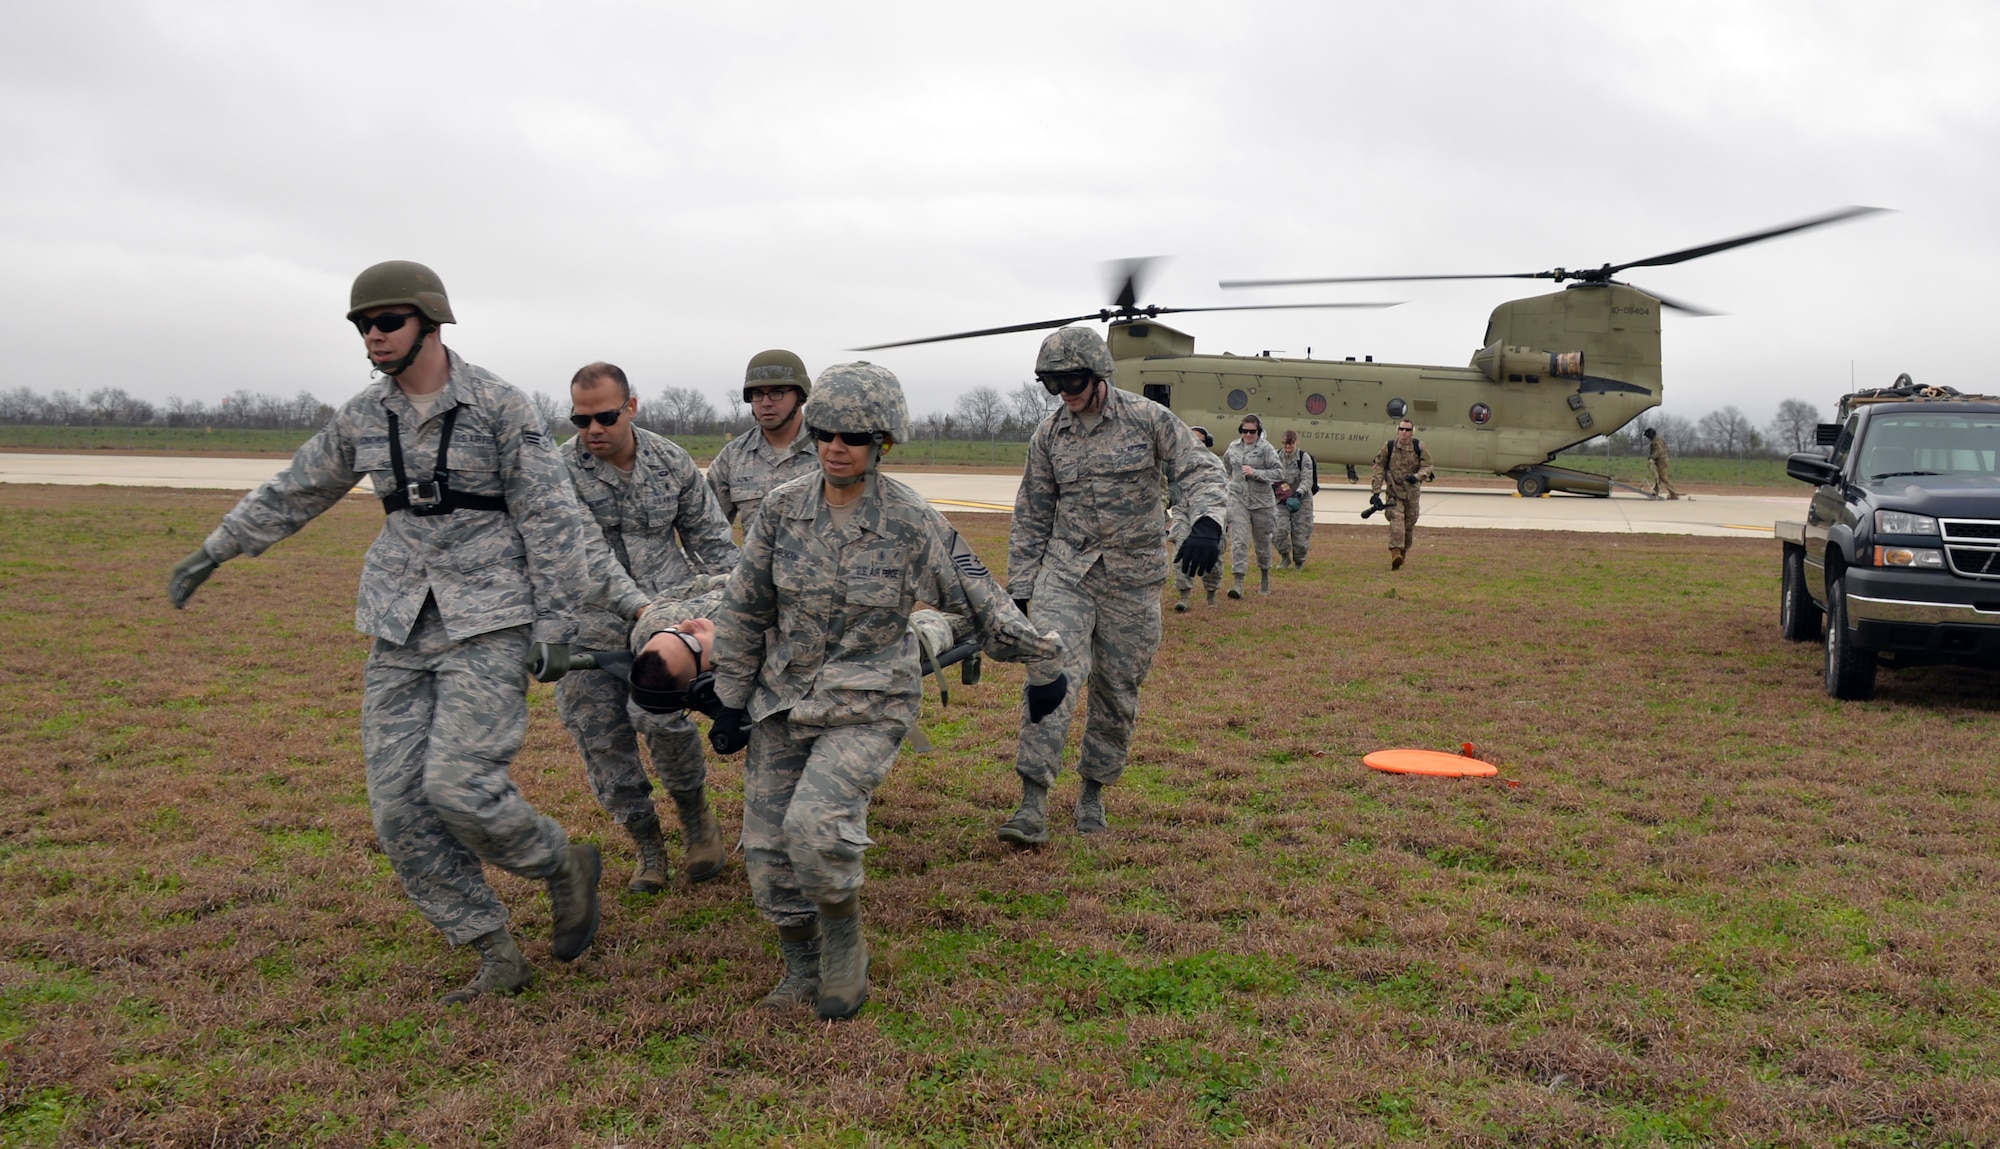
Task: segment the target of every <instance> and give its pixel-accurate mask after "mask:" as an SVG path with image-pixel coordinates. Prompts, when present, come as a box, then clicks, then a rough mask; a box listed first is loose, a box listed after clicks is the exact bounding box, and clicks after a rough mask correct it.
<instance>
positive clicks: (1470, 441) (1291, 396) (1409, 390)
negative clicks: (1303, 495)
mask: <svg viewBox="0 0 2000 1149" xmlns="http://www.w3.org/2000/svg"><path fill="white" fill-rule="evenodd" d="M1659 308H1660V305H1659V301H1658V300H1656V299H1654V298H1653V297H1652V296H1649V295H1646V294H1645V293H1644V292H1641V291H1638V290H1636V289H1633V288H1630V287H1626V286H1624V285H1621V284H1609V285H1597V284H1591V285H1584V286H1579V287H1576V288H1569V289H1566V290H1563V291H1557V292H1553V293H1551V294H1548V295H1541V296H1534V297H1531V298H1528V299H1518V300H1513V301H1511V302H1509V303H1504V304H1501V305H1500V306H1499V307H1498V308H1496V309H1494V312H1493V317H1492V320H1491V321H1490V322H1489V323H1488V325H1487V330H1486V345H1485V346H1484V347H1483V348H1482V349H1481V350H1480V351H1478V352H1477V353H1475V354H1474V356H1473V361H1472V364H1471V365H1470V366H1466V367H1433V366H1424V365H1419V364H1406V363H1375V362H1368V361H1363V362H1356V361H1354V360H1352V359H1342V360H1329V359H1281V358H1272V357H1266V356H1239V355H1229V354H1223V355H1196V354H1195V353H1194V339H1193V337H1191V336H1189V335H1187V334H1186V333H1184V332H1181V331H1178V330H1175V329H1174V328H1171V327H1168V326H1166V325H1165V324H1162V323H1160V322H1159V321H1157V320H1154V319H1133V320H1125V321H1120V322H1117V323H1114V324H1112V326H1111V329H1110V331H1109V333H1108V336H1107V342H1108V343H1109V345H1110V349H1111V354H1112V358H1113V359H1114V360H1115V361H1116V363H1117V368H1118V370H1117V378H1116V382H1117V384H1118V386H1120V387H1123V388H1125V389H1126V390H1128V391H1133V392H1137V393H1139V394H1142V395H1145V396H1147V397H1148V398H1151V399H1154V400H1155V401H1157V402H1160V403H1162V404H1164V405H1165V406H1167V407H1169V408H1171V409H1172V410H1173V411H1174V412H1175V413H1176V414H1178V415H1179V416H1180V417H1181V418H1182V420H1183V421H1185V422H1187V423H1189V424H1190V425H1199V426H1206V427H1207V428H1208V429H1209V430H1210V432H1211V433H1213V434H1214V435H1215V438H1216V440H1217V443H1218V445H1222V444H1225V443H1226V442H1227V441H1228V440H1229V439H1231V438H1234V436H1235V430H1236V420H1238V419H1240V418H1241V417H1242V416H1243V415H1245V414H1250V413H1255V414H1257V415H1258V416H1259V417H1260V418H1262V420H1263V422H1264V426H1265V432H1266V435H1267V436H1268V437H1269V438H1270V439H1271V440H1272V441H1273V442H1275V441H1276V440H1277V438H1278V436H1279V435H1280V434H1281V433H1282V432H1284V431H1286V430H1293V431H1297V432H1298V433H1299V441H1300V444H1301V445H1302V446H1303V447H1304V448H1305V449H1306V450H1307V451H1309V452H1311V453H1312V455H1313V457H1314V458H1315V459H1317V460H1318V461H1319V462H1321V463H1331V464H1335V465H1339V464H1352V465H1366V464H1369V463H1372V462H1373V460H1374V458H1375V454H1376V452H1377V451H1378V450H1380V449H1381V446H1382V444H1383V443H1385V442H1387V441H1388V440H1389V439H1390V438H1391V437H1392V436H1393V434H1394V428H1395V425H1396V423H1397V422H1398V421H1399V420H1400V419H1403V418H1408V419H1410V420H1411V421H1412V422H1414V423H1415V424H1416V427H1417V435H1418V437H1419V438H1420V439H1422V440H1423V443H1424V446H1425V447H1426V448H1427V449H1428V450H1429V451H1430V455H1431V459H1432V462H1433V464H1434V465H1436V466H1439V467H1445V468H1450V469H1454V470H1465V471H1486V472H1490V473H1493V474H1500V475H1514V476H1519V475H1521V474H1524V473H1526V472H1527V470H1528V469H1529V468H1532V467H1535V466H1536V465H1538V464H1543V463H1546V462H1548V461H1549V460H1551V459H1553V458H1554V457H1555V455H1556V453H1557V452H1558V451H1561V450H1562V449H1564V448H1566V447H1570V446H1574V445H1575V444H1577V443H1581V442H1583V441H1584V440H1587V439H1590V438H1592V437H1594V436H1598V435H1608V434H1610V433H1612V432H1613V431H1616V430H1618V429H1619V428H1620V427H1623V426H1624V425H1625V424H1626V423H1629V422H1631V421H1632V419H1634V418H1636V417H1637V416H1638V415H1639V414H1641V413H1642V412H1644V411H1645V410H1647V409H1648V408H1651V407H1657V406H1659V404H1660V392H1661V384H1660V357H1659V330H1660V328H1659V314H1660V312H1659Z"/></svg>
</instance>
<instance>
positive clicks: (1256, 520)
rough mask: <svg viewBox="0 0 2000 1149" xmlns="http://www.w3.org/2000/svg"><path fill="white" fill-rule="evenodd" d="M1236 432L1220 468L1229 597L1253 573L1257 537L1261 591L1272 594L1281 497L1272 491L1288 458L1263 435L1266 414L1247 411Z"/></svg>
mask: <svg viewBox="0 0 2000 1149" xmlns="http://www.w3.org/2000/svg"><path fill="white" fill-rule="evenodd" d="M1236 434H1237V439H1236V441H1235V442H1234V443H1231V444H1229V450H1227V451H1225V452H1223V455H1222V469H1223V471H1224V472H1226V473H1227V474H1228V476H1229V566H1230V574H1231V575H1232V576H1234V579H1235V581H1234V582H1232V583H1231V584H1230V587H1229V597H1230V598H1242V597H1243V576H1244V575H1246V574H1248V573H1249V562H1250V544H1251V542H1252V541H1253V540H1254V541H1255V543H1256V545H1257V573H1258V575H1259V576H1261V577H1260V581H1259V582H1258V584H1257V593H1258V594H1270V593H1271V532H1272V531H1273V530H1275V529H1276V527H1277V500H1276V499H1275V498H1274V497H1273V496H1272V494H1271V492H1272V489H1273V487H1274V486H1275V484H1276V483H1277V482H1278V480H1280V479H1282V478H1283V477H1284V474H1285V461H1284V460H1283V459H1282V458H1280V457H1279V455H1278V449H1277V448H1276V447H1273V446H1272V445H1271V443H1270V441H1269V440H1267V439H1265V438H1264V421H1263V420H1262V419H1259V418H1258V417H1257V416H1255V415H1245V416H1243V418H1242V419H1241V420H1240V421H1239V422H1238V424H1237V427H1236Z"/></svg>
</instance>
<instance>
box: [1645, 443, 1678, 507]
mask: <svg viewBox="0 0 2000 1149" xmlns="http://www.w3.org/2000/svg"><path fill="white" fill-rule="evenodd" d="M1647 438H1648V439H1649V440H1650V441H1651V443H1652V445H1651V446H1650V447H1648V448H1647V449H1646V457H1647V460H1648V461H1649V462H1651V463H1652V464H1653V493H1654V494H1655V495H1657V494H1659V493H1660V488H1661V487H1665V488H1666V489H1667V494H1668V495H1670V496H1672V497H1673V498H1676V499H1678V498H1680V497H1681V493H1680V492H1679V491H1676V490H1674V485H1673V484H1672V483H1670V482H1668V481H1667V470H1668V466H1669V464H1670V463H1671V461H1672V456H1670V455H1668V454H1667V437H1666V436H1665V435H1661V434H1658V433H1655V434H1652V435H1649V436H1647Z"/></svg>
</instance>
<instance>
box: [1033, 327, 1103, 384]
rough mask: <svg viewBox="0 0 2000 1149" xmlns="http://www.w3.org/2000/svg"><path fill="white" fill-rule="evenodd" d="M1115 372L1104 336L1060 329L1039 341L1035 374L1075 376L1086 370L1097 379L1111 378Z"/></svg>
mask: <svg viewBox="0 0 2000 1149" xmlns="http://www.w3.org/2000/svg"><path fill="white" fill-rule="evenodd" d="M1113 370H1115V368H1114V367H1113V366H1112V363H1111V349H1110V348H1109V347H1106V346H1105V345H1104V337H1103V336H1102V335H1099V334H1098V333H1097V332H1095V331H1092V330H1091V329H1090V328H1088V327H1064V328H1062V329H1060V330H1058V331H1055V332H1052V333H1051V334H1050V335H1049V337H1048V338H1047V339H1044V340H1042V350H1041V353H1040V354H1038V355H1036V356H1035V374H1036V375H1075V374H1079V373H1082V372H1085V371H1088V372H1089V373H1091V374H1092V375H1095V376H1097V377H1098V378H1099V379H1109V378H1111V373H1112V372H1113Z"/></svg>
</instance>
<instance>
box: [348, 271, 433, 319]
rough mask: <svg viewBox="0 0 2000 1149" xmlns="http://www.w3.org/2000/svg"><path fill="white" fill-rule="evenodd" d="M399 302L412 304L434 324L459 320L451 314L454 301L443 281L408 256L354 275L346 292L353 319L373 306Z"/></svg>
mask: <svg viewBox="0 0 2000 1149" xmlns="http://www.w3.org/2000/svg"><path fill="white" fill-rule="evenodd" d="M397 303H407V304H410V305H411V306H413V307H415V308H416V309H417V310H418V311H421V312H423V313H424V318H426V319H428V320H430V321H431V322H432V323H456V322H457V320H455V319H453V318H452V317H451V300H450V299H449V298H447V297H446V296H445V293H444V280H442V279H439V278H438V273H437V272H435V271H432V270H431V269H430V268H428V267H425V266H424V265H423V264H421V263H412V262H410V261H409V260H407V259H392V260H389V261H387V262H385V263H378V264H376V265H375V266H373V267H371V268H368V269H367V270H366V271H363V272H362V273H361V274H360V275H357V276H355V277H354V287H353V289H352V290H350V291H349V292H348V293H347V317H348V318H349V319H352V318H354V317H355V316H357V315H359V314H361V313H362V312H364V311H366V310H368V309H369V308H371V307H389V306H391V305H394V304H397Z"/></svg>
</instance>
